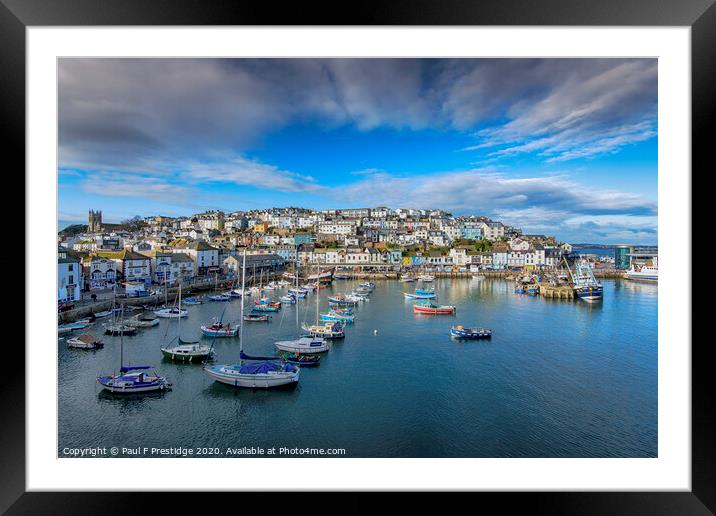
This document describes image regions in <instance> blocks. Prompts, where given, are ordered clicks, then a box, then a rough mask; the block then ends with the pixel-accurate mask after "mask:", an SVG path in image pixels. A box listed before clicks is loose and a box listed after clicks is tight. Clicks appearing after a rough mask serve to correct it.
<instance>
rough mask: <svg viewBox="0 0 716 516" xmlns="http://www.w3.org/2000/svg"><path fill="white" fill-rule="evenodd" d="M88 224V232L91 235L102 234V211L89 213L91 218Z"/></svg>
mask: <svg viewBox="0 0 716 516" xmlns="http://www.w3.org/2000/svg"><path fill="white" fill-rule="evenodd" d="M87 222H88V224H87V232H89V233H101V232H102V210H99V211H93V210H90V211H89V218H88V221H87Z"/></svg>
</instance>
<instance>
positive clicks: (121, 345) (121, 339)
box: [119, 303, 124, 374]
mask: <svg viewBox="0 0 716 516" xmlns="http://www.w3.org/2000/svg"><path fill="white" fill-rule="evenodd" d="M120 306H121V307H122V312H121V314H122V315H121V317H120V319H119V374H122V368H123V367H124V326H122V323H123V322H124V303H122V304H121V305H120Z"/></svg>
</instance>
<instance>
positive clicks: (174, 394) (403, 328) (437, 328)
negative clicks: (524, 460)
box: [58, 279, 657, 457]
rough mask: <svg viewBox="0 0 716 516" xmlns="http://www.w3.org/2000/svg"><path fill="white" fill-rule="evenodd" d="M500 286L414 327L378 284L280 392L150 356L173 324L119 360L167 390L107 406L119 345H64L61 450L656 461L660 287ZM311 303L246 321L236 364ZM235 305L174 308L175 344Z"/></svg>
mask: <svg viewBox="0 0 716 516" xmlns="http://www.w3.org/2000/svg"><path fill="white" fill-rule="evenodd" d="M357 284H358V281H335V282H334V284H333V286H332V287H330V288H328V289H326V290H322V291H320V296H321V303H320V305H321V311H322V312H325V311H326V310H327V306H328V304H327V300H326V297H327V295H330V294H332V293H336V292H346V291H350V289H351V288H353V287H355V286H357ZM513 285H514V284H513V283H511V282H508V281H505V280H501V279H482V280H475V279H455V280H451V279H438V280H436V281H435V283H434V286H435V289H436V292H437V293H438V301H439V302H440V304H451V305H455V306H457V314H456V315H454V316H426V315H415V314H413V311H412V306H413V303H414V301H406V300H404V298H403V296H402V292H404V291H412V289H414V288H415V287H416V284H415V283H408V284H404V283H399V282H397V281H387V280H386V281H376V288H375V291H374V292H373V294H372V295H371V297H370V300H369V301H367V302H365V303H362V304H361V305H359V306H358V307H356V308H355V309H354V311H355V313H356V321H355V324H352V325H348V326H347V329H346V333H347V336H346V338H345V339H344V340H343V341H334V344H333V346H332V349H331V351H329V352H328V353H327V354H326V355H325V356H324V357H323V359H322V361H321V365H320V366H319V367H315V368H305V369H303V370H302V371H301V378H300V382H299V383H298V385H297V386H296V387H295V388H293V389H289V390H278V391H264V390H257V391H252V390H246V389H236V388H233V387H230V386H226V385H222V384H218V383H216V382H214V381H212V380H211V379H210V378H209V377H208V376H207V375H206V373H204V372H203V371H202V369H201V366H200V365H196V364H181V363H174V362H170V361H168V360H165V359H162V357H161V353H160V351H159V347H160V346H161V345H162V343H163V342H164V340H163V339H164V337H165V335H167V337H168V338H171V337H173V336H174V335H175V332H176V320H169V319H162V320H161V323H160V324H159V325H158V326H156V327H154V328H150V329H144V330H140V332H139V334H138V335H137V336H132V337H125V338H124V356H125V362H127V363H133V364H152V365H155V366H156V367H157V370H158V371H159V372H160V373H161V374H163V375H165V376H167V377H168V379H169V381H170V382H172V383H173V384H174V387H173V390H171V391H169V392H165V393H162V394H160V395H156V396H143V397H139V398H124V397H121V396H117V395H108V394H105V393H103V392H102V391H101V389H100V388H99V386H98V385H97V384H96V382H95V378H96V376H97V375H98V374H99V373H111V372H113V371H117V369H118V367H119V337H110V336H102V339H103V340H104V342H105V347H104V348H103V349H99V350H96V351H83V350H77V349H67V348H66V344H65V342H64V340H62V341H60V342H59V344H58V353H59V364H58V373H59V385H58V386H59V443H58V444H59V446H58V454H59V456H64V455H63V451H62V450H63V449H64V448H66V447H72V448H84V447H96V446H100V447H112V446H117V447H128V448H132V447H138V446H139V447H165V448H166V447H170V446H172V447H189V448H195V447H217V448H219V449H221V450H222V451H223V449H225V448H227V447H232V448H241V447H261V448H271V447H273V446H276V447H288V448H293V447H299V448H325V449H328V448H342V449H345V455H343V457H655V456H656V455H657V286H656V285H651V284H642V283H633V282H629V281H626V280H604V281H603V285H604V300H603V301H602V302H599V303H591V304H590V303H585V302H583V301H567V300H556V299H555V300H552V299H544V298H541V297H539V296H536V297H531V296H527V295H515V294H514V292H513ZM283 293H285V292H284V291H277V293H276V294H275V297H278V296H279V295H282V294H283ZM314 296H315V295H314V294H312V295H310V296H309V297H308V298H306V299H304V300H299V302H298V304H297V305H284V308H283V309H282V310H281V311H280V312H278V313H276V314H273V317H272V322H271V323H269V324H266V323H260V322H250V323H246V326H245V329H244V350H245V352H247V353H249V354H254V355H266V354H273V353H274V350H275V348H274V344H273V343H274V341H276V340H283V339H291V338H295V337H297V336H298V335H299V333H300V325H301V324H302V323H304V322H308V323H313V322H315V319H316V299H315V297H314ZM239 306H240V301H238V300H235V301H232V302H230V303H205V304H203V305H199V306H191V307H187V308H188V309H189V317H188V318H185V319H182V321H181V328H182V337H183V338H184V339H192V338H199V337H200V334H201V332H200V330H199V326H200V325H201V324H204V323H206V322H209V321H210V320H211V318H212V317H213V316H218V315H220V314H221V312H222V311H223V310H224V309H225V308H226V314H225V315H224V320H227V319H228V320H231V321H234V320H238V319H239V315H238V311H239ZM99 322H100V321H98V323H99ZM453 324H464V325H466V326H483V327H487V328H491V329H492V330H493V337H492V340H489V341H472V342H458V341H454V340H451V338H450V336H449V330H450V327H451V325H453ZM100 330H101V326H100V325H99V324H97V325H96V326H95V327H94V328H93V332H94V333H100ZM203 340H205V341H207V342H210V341H211V339H208V338H204V339H203ZM216 351H217V360H216V362H217V363H235V362H236V361H238V358H239V340H238V338H233V339H232V338H228V339H217V340H216ZM140 455H141V453H140ZM222 455H223V454H222ZM220 456H221V455H220Z"/></svg>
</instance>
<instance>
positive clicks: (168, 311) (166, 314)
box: [154, 306, 189, 319]
mask: <svg viewBox="0 0 716 516" xmlns="http://www.w3.org/2000/svg"><path fill="white" fill-rule="evenodd" d="M154 313H155V314H157V317H162V318H164V319H176V318H177V317H189V310H187V309H186V308H177V307H175V306H173V307H171V308H162V309H161V310H155V311H154Z"/></svg>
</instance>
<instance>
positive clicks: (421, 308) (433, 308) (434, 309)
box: [413, 301, 456, 315]
mask: <svg viewBox="0 0 716 516" xmlns="http://www.w3.org/2000/svg"><path fill="white" fill-rule="evenodd" d="M455 310H456V309H455V307H454V306H449V305H437V304H435V303H433V302H430V301H426V302H425V303H418V304H416V305H414V306H413V312H414V313H416V314H428V315H451V314H454V313H455Z"/></svg>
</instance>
